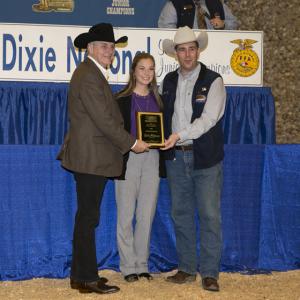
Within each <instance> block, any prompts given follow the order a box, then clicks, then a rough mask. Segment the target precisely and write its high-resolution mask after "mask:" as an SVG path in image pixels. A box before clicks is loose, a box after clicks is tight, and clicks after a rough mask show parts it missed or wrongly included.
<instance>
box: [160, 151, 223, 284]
mask: <svg viewBox="0 0 300 300" xmlns="http://www.w3.org/2000/svg"><path fill="white" fill-rule="evenodd" d="M175 153H176V157H175V159H174V160H169V161H166V167H167V176H168V182H169V186H170V190H171V199H172V219H173V222H174V226H175V234H176V249H177V255H178V269H179V270H181V271H184V272H186V273H189V274H196V273H197V262H198V260H197V250H196V245H197V236H196V223H195V209H197V212H198V214H199V220H200V257H199V266H200V275H201V277H202V278H204V277H213V278H216V279H218V277H219V267H220V260H221V252H222V229H221V208H220V199H221V189H222V183H223V167H222V162H221V163H218V164H217V165H215V166H213V167H211V168H207V169H198V170H194V168H193V151H181V150H176V151H175Z"/></svg>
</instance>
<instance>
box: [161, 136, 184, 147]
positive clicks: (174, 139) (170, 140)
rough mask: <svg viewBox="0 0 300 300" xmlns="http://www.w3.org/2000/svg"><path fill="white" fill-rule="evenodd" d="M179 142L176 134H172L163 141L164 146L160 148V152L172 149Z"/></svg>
mask: <svg viewBox="0 0 300 300" xmlns="http://www.w3.org/2000/svg"><path fill="white" fill-rule="evenodd" d="M178 140H180V136H179V135H178V134H177V133H172V134H171V135H170V136H169V138H168V139H167V140H166V141H165V146H164V147H163V148H160V149H161V150H168V149H170V148H173V147H174V145H175V144H176V142H177V141H178Z"/></svg>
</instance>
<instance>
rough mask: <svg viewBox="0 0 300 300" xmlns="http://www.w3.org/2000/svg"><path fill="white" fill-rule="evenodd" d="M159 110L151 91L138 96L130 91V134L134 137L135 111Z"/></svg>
mask: <svg viewBox="0 0 300 300" xmlns="http://www.w3.org/2000/svg"><path fill="white" fill-rule="evenodd" d="M138 111H141V112H159V111H160V110H159V107H158V105H157V103H156V100H155V96H154V94H153V93H149V94H148V95H147V96H140V95H138V94H136V93H132V96H131V132H130V133H131V135H132V136H134V137H136V112H138Z"/></svg>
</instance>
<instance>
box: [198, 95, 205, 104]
mask: <svg viewBox="0 0 300 300" xmlns="http://www.w3.org/2000/svg"><path fill="white" fill-rule="evenodd" d="M205 101H206V96H205V95H201V94H198V95H196V103H204V102H205Z"/></svg>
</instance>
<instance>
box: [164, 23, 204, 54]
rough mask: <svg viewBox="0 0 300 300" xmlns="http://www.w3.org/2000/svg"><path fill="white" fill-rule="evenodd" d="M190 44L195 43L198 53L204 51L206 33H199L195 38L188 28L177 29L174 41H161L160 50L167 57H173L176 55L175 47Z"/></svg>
mask: <svg viewBox="0 0 300 300" xmlns="http://www.w3.org/2000/svg"><path fill="white" fill-rule="evenodd" d="M190 42H197V43H198V46H199V49H200V51H201V52H202V51H204V50H205V48H206V47H207V43H208V35H207V32H206V31H201V32H200V33H199V35H198V36H197V37H196V35H195V33H194V31H193V30H192V29H191V28H190V27H188V26H184V27H179V28H178V29H177V32H176V33H175V36H174V41H172V40H170V39H165V40H163V42H162V48H163V50H164V52H165V53H166V54H167V55H169V56H172V57H174V56H175V53H176V51H175V46H177V45H180V44H185V43H190Z"/></svg>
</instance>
